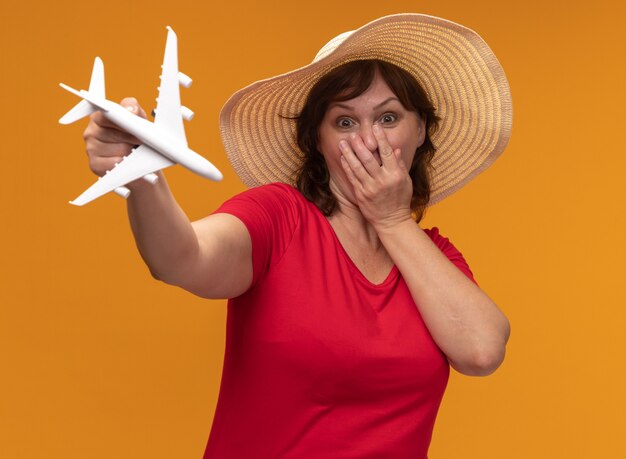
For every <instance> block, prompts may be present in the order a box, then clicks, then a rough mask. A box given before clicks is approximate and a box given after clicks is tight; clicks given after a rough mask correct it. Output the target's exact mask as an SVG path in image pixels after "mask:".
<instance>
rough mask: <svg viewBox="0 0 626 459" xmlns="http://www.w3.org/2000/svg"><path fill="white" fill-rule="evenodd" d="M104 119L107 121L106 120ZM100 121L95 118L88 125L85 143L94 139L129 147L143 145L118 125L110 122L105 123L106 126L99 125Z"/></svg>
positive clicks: (84, 136) (84, 134) (84, 135)
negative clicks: (123, 144) (124, 144)
mask: <svg viewBox="0 0 626 459" xmlns="http://www.w3.org/2000/svg"><path fill="white" fill-rule="evenodd" d="M102 118H103V119H104V120H106V118H104V117H102ZM99 121H100V120H99V119H96V117H95V116H94V118H93V119H92V121H91V122H90V123H89V124H88V125H87V128H86V129H85V132H84V133H83V138H84V139H85V142H87V141H88V140H89V139H91V138H94V139H98V140H99V141H100V142H105V143H127V144H129V145H137V144H138V143H141V142H140V141H139V140H138V139H137V138H136V137H135V136H133V135H132V134H129V133H128V132H126V131H123V130H121V129H120V128H119V127H118V126H117V125H115V124H112V123H110V122H108V120H107V122H106V123H103V124H104V126H103V125H100V124H98V123H99Z"/></svg>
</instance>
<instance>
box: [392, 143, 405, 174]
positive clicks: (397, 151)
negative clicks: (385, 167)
mask: <svg viewBox="0 0 626 459" xmlns="http://www.w3.org/2000/svg"><path fill="white" fill-rule="evenodd" d="M393 155H394V156H395V157H396V160H397V161H398V167H399V168H400V169H401V170H402V171H403V172H406V173H407V174H408V169H407V167H406V163H405V162H404V160H403V159H402V151H401V150H400V149H399V148H396V149H395V150H394V151H393Z"/></svg>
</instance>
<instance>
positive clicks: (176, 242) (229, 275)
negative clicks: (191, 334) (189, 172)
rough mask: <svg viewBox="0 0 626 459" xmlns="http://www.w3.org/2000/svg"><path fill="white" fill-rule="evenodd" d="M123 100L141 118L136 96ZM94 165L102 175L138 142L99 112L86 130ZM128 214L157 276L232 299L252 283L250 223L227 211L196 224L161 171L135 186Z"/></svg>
mask: <svg viewBox="0 0 626 459" xmlns="http://www.w3.org/2000/svg"><path fill="white" fill-rule="evenodd" d="M122 104H123V105H124V106H126V107H128V108H129V109H130V110H131V111H133V112H134V113H137V114H138V115H139V116H144V117H145V114H144V112H143V110H141V108H140V107H139V106H138V105H137V103H136V101H135V100H134V99H125V100H124V101H123V102H122ZM84 138H85V142H86V145H87V153H88V156H89V160H90V166H91V169H92V171H93V172H94V173H96V174H98V175H102V174H103V173H104V172H105V171H106V170H108V169H110V168H111V167H112V166H113V164H114V163H116V162H118V161H119V160H120V159H121V158H122V157H123V156H124V155H127V154H128V153H129V152H130V148H131V145H133V144H136V143H137V141H136V139H133V138H132V137H131V136H129V135H128V134H127V133H125V132H122V131H120V130H119V129H118V128H117V127H116V126H115V125H113V124H111V123H110V122H108V121H107V120H106V119H105V118H104V117H102V116H101V115H100V113H99V112H97V113H95V114H94V115H92V118H91V121H90V123H89V125H88V127H87V129H86V130H85V134H84ZM129 188H130V189H131V191H132V192H131V195H130V197H129V199H128V216H129V220H130V225H131V228H132V230H133V234H134V236H135V241H136V243H137V247H138V248H139V251H140V253H141V256H142V257H143V259H144V260H145V262H146V264H147V265H148V268H149V269H150V272H151V273H152V275H153V276H154V277H155V278H157V279H160V280H162V281H164V282H167V283H169V284H173V285H178V286H180V287H182V288H184V289H186V290H188V291H190V292H192V293H195V294H197V295H199V296H203V297H207V298H231V297H235V296H237V295H240V294H241V293H243V292H244V291H245V290H246V289H247V288H248V286H249V285H250V283H251V281H252V258H251V242H250V236H249V234H248V231H247V229H246V227H245V226H244V224H243V223H242V222H241V221H240V220H239V219H237V218H235V217H233V216H230V215H226V214H215V215H211V216H209V217H206V218H204V219H202V220H199V221H197V222H194V223H191V222H190V221H189V219H188V218H187V216H186V215H185V213H184V212H183V211H182V209H181V208H180V206H179V205H178V204H177V203H176V201H175V199H174V197H173V195H172V193H171V192H170V190H169V187H168V186H167V183H166V180H165V177H164V176H163V174H160V179H159V181H158V182H157V183H156V185H150V184H148V183H146V182H145V181H143V180H138V181H136V182H133V183H131V184H129Z"/></svg>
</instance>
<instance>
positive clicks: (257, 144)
mask: <svg viewBox="0 0 626 459" xmlns="http://www.w3.org/2000/svg"><path fill="white" fill-rule="evenodd" d="M362 59H380V60H383V61H386V62H390V63H392V64H395V65H397V66H398V67H400V68H402V69H404V70H406V71H408V72H409V73H411V74H412V75H413V76H414V77H415V78H416V79H417V81H418V82H419V83H420V84H421V85H422V87H423V88H424V90H425V91H426V93H427V94H428V96H429V98H430V100H431V102H432V103H433V105H434V106H435V108H436V113H437V115H438V116H439V117H440V118H441V121H440V123H439V129H438V131H437V132H436V133H435V134H434V135H433V138H432V140H433V143H434V145H435V146H436V148H437V152H436V154H435V156H434V158H433V163H432V166H433V170H432V173H431V190H432V191H431V199H430V201H429V205H432V204H434V203H436V202H438V201H440V200H442V199H443V198H445V197H447V196H449V195H450V194H452V193H454V192H455V191H457V190H458V189H459V188H461V187H462V186H463V185H465V184H466V183H467V182H469V181H470V180H472V179H473V178H474V177H475V176H476V175H478V174H479V173H480V172H482V171H483V170H485V169H486V168H487V167H489V166H490V165H491V164H492V163H493V162H494V161H495V160H496V159H497V158H498V157H499V156H500V154H501V153H502V152H503V151H504V149H505V147H506V146H507V144H508V141H509V138H510V135H511V124H512V104H511V94H510V90H509V85H508V82H507V80H506V76H505V74H504V71H503V69H502V67H501V65H500V63H499V62H498V60H497V58H496V56H495V55H494V54H493V52H492V51H491V49H490V48H489V46H488V45H487V44H486V43H485V41H484V40H483V39H482V38H481V37H480V36H479V35H478V34H477V33H475V32H474V31H472V30H470V29H468V28H466V27H463V26H461V25H459V24H456V23H454V22H451V21H448V20H445V19H441V18H437V17H433V16H428V15H422V14H396V15H392V16H385V17H383V18H380V19H377V20H375V21H373V22H370V23H369V24H367V25H365V26H363V27H361V28H359V29H357V30H355V31H354V32H353V33H352V34H351V35H349V36H348V37H347V38H346V39H345V40H344V41H343V42H341V43H340V44H339V45H338V46H336V48H334V50H332V51H331V52H330V53H328V54H326V55H325V56H323V57H321V58H319V59H318V60H316V61H315V62H313V63H311V64H309V65H306V66H304V67H302V68H299V69H297V70H294V71H291V72H288V73H285V74H283V75H279V76H275V77H272V78H269V79H266V80H262V81H257V82H255V83H253V84H251V85H250V86H247V87H246V88H244V89H241V90H240V91H238V92H236V93H235V94H233V96H232V97H231V98H230V99H229V100H228V101H227V102H226V104H225V105H224V107H223V108H222V111H221V113H220V131H221V135H222V141H223V143H224V147H225V149H226V153H227V155H228V158H229V160H230V162H231V164H232V165H233V168H234V169H235V171H236V172H237V174H238V175H239V177H240V178H241V180H242V181H243V182H244V183H245V184H246V185H247V186H249V187H254V186H258V185H262V184H266V183H271V182H285V183H289V184H292V185H293V184H294V182H295V178H296V175H297V172H298V171H299V169H300V166H301V164H302V159H303V155H304V154H303V153H302V151H300V149H299V148H298V145H297V143H296V129H295V120H294V119H293V118H294V117H295V116H297V115H298V114H299V113H300V112H301V110H302V107H303V106H304V103H305V100H306V98H307V96H308V93H309V91H310V89H311V87H312V86H313V85H314V84H315V83H316V82H317V81H318V80H319V79H320V78H321V77H322V76H324V75H325V74H327V73H328V72H329V71H331V70H332V69H334V68H336V67H337V66H339V65H342V64H344V63H346V62H350V61H354V60H362Z"/></svg>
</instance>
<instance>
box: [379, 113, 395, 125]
mask: <svg viewBox="0 0 626 459" xmlns="http://www.w3.org/2000/svg"><path fill="white" fill-rule="evenodd" d="M397 119H398V117H397V116H396V114H395V113H385V114H384V115H383V116H381V117H380V123H381V124H391V123H393V122H394V121H396V120H397Z"/></svg>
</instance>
